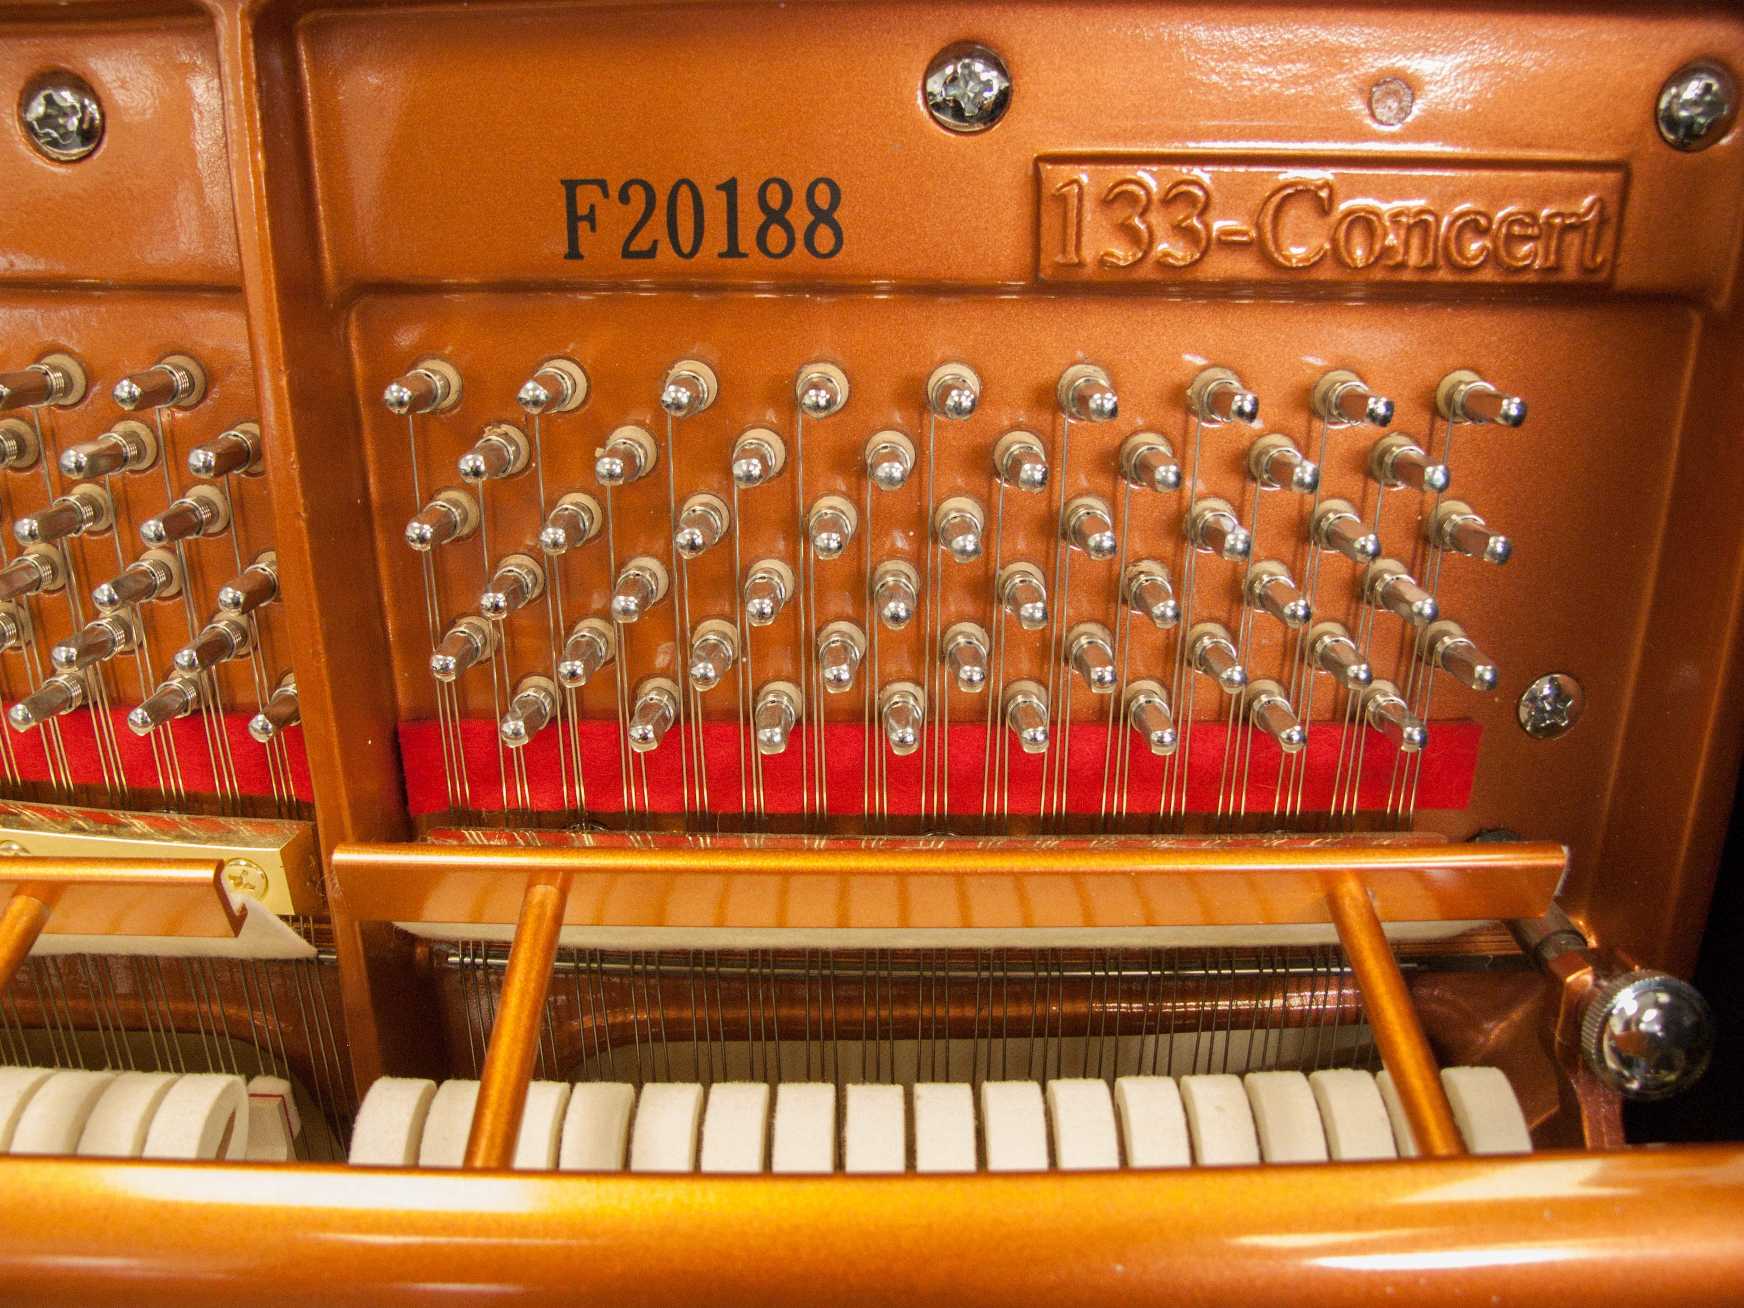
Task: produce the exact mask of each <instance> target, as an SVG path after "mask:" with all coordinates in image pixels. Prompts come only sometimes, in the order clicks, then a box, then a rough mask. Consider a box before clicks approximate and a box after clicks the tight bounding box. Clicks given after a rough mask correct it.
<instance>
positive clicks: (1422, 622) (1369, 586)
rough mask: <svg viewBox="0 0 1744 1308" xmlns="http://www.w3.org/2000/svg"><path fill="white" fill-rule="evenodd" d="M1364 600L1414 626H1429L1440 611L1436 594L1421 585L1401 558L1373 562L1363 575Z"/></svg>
mask: <svg viewBox="0 0 1744 1308" xmlns="http://www.w3.org/2000/svg"><path fill="white" fill-rule="evenodd" d="M1363 600H1364V601H1365V602H1366V603H1368V604H1369V605H1371V606H1372V607H1374V608H1377V609H1385V610H1386V611H1387V612H1388V613H1391V614H1392V615H1393V616H1394V617H1397V618H1402V619H1403V620H1404V621H1406V622H1408V623H1410V624H1411V625H1412V626H1413V627H1426V626H1428V625H1429V624H1430V623H1431V622H1434V621H1435V619H1436V617H1437V616H1438V615H1439V613H1440V610H1439V608H1438V607H1437V606H1436V603H1435V598H1434V596H1432V595H1430V593H1429V592H1428V591H1426V590H1424V589H1423V587H1421V586H1419V585H1418V584H1417V581H1416V579H1415V578H1414V577H1412V576H1411V574H1410V573H1408V572H1406V571H1405V565H1404V564H1402V563H1400V562H1399V561H1398V560H1397V559H1376V560H1375V561H1374V562H1373V563H1371V564H1369V570H1368V573H1367V575H1366V576H1365V577H1364V578H1363Z"/></svg>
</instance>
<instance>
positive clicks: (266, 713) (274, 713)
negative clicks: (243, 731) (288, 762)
mask: <svg viewBox="0 0 1744 1308" xmlns="http://www.w3.org/2000/svg"><path fill="white" fill-rule="evenodd" d="M302 717H303V710H302V706H301V705H300V704H299V703H298V702H297V678H296V674H294V673H290V672H287V673H285V675H284V677H283V678H282V679H281V680H280V681H279V684H278V688H277V689H275V690H274V691H273V693H272V694H271V695H270V696H268V697H267V701H266V703H265V704H262V705H261V706H260V712H258V713H256V714H255V715H254V716H253V717H252V718H250V719H249V720H248V734H249V736H250V737H251V738H253V739H254V740H256V741H259V742H260V743H261V744H262V745H265V744H267V743H268V742H269V741H273V740H276V739H277V738H278V737H280V736H282V735H283V734H284V733H285V732H286V730H288V729H289V728H291V727H294V726H296V725H297V723H298V722H300V721H301V720H302Z"/></svg>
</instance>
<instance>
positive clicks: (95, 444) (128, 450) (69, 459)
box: [61, 421, 157, 479]
mask: <svg viewBox="0 0 1744 1308" xmlns="http://www.w3.org/2000/svg"><path fill="white" fill-rule="evenodd" d="M156 462H157V433H156V432H154V431H152V429H151V428H150V427H147V426H146V425H145V424H144V423H143V422H132V421H128V422H118V423H116V424H115V426H114V427H112V428H110V429H109V430H108V431H106V432H104V433H103V434H102V435H101V436H99V437H98V438H97V439H96V440H94V441H85V442H83V443H82V444H79V445H74V446H71V447H69V448H68V449H66V450H63V451H62V452H61V471H62V472H63V473H65V474H66V475H67V476H69V477H80V478H86V479H95V478H97V477H108V476H111V475H113V474H115V473H118V472H144V471H145V470H146V469H148V468H150V467H151V466H152V465H153V464H154V463H156Z"/></svg>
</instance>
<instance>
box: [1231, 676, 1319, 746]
mask: <svg viewBox="0 0 1744 1308" xmlns="http://www.w3.org/2000/svg"><path fill="white" fill-rule="evenodd" d="M1246 696H1247V713H1248V718H1249V719H1250V720H1251V721H1252V722H1253V724H1254V725H1255V726H1256V727H1258V728H1259V729H1260V730H1261V731H1263V732H1265V733H1266V735H1268V736H1270V737H1271V738H1272V739H1273V740H1274V741H1276V742H1277V745H1278V748H1279V749H1281V750H1283V751H1284V753H1286V754H1295V753H1299V752H1300V751H1301V749H1302V747H1303V746H1304V745H1306V744H1307V743H1308V731H1307V728H1305V727H1304V726H1303V725H1302V724H1301V722H1300V721H1298V720H1297V717H1296V711H1295V710H1294V709H1292V708H1291V707H1290V700H1289V698H1288V696H1286V695H1285V694H1284V688H1283V687H1282V686H1280V685H1279V684H1278V683H1277V682H1275V681H1265V680H1262V681H1256V682H1254V683H1253V684H1252V685H1250V686H1249V687H1248V688H1247V691H1246Z"/></svg>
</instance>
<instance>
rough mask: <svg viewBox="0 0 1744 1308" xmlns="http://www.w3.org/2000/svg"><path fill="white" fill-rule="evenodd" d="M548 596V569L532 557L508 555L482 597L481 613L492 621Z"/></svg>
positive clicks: (493, 572) (479, 607)
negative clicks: (545, 595)
mask: <svg viewBox="0 0 1744 1308" xmlns="http://www.w3.org/2000/svg"><path fill="white" fill-rule="evenodd" d="M544 593H545V567H544V565H543V564H542V563H540V562H539V560H538V559H536V558H534V557H533V556H532V555H531V554H509V555H505V556H504V557H503V559H502V561H501V562H499V563H498V564H497V566H496V568H495V569H494V570H493V571H492V572H491V579H490V584H489V585H487V586H486V587H485V588H484V592H483V593H482V594H481V595H480V596H479V597H478V611H479V612H480V613H481V614H483V615H484V616H485V617H487V618H489V619H490V620H491V621H492V622H501V621H502V620H503V619H504V618H506V617H508V616H509V614H511V613H514V612H515V611H516V610H518V609H522V608H525V607H526V606H527V605H529V604H531V603H532V602H533V601H534V600H536V599H538V598H539V597H540V596H541V595H543V594H544Z"/></svg>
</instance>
